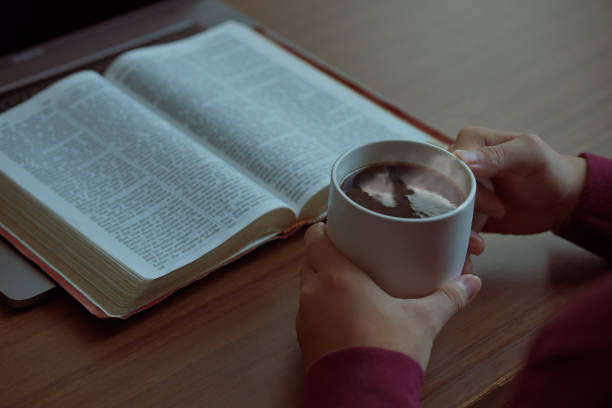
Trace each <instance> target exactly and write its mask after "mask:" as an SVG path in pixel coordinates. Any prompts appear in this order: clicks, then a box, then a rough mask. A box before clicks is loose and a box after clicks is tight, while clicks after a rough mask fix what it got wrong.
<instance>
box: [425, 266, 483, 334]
mask: <svg viewBox="0 0 612 408" xmlns="http://www.w3.org/2000/svg"><path fill="white" fill-rule="evenodd" d="M480 287H481V282H480V278H479V277H478V276H476V275H471V274H467V275H461V276H458V277H457V278H455V279H453V280H451V281H450V282H447V283H445V284H444V285H443V286H442V287H440V288H439V289H438V290H436V291H435V292H434V293H432V294H431V295H429V296H427V297H425V298H423V299H422V301H423V302H424V303H426V304H427V309H428V310H430V313H431V314H432V316H431V317H432V318H433V322H432V323H433V326H434V329H435V331H436V333H438V332H439V331H440V330H441V329H442V327H443V326H444V325H445V324H446V322H447V321H448V320H449V319H450V318H451V317H453V315H454V314H455V313H457V312H458V311H459V310H462V309H464V308H465V307H466V306H467V305H468V304H469V303H470V302H471V301H472V299H474V297H476V295H477V294H478V291H480Z"/></svg>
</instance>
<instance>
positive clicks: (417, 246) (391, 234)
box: [327, 140, 476, 298]
mask: <svg viewBox="0 0 612 408" xmlns="http://www.w3.org/2000/svg"><path fill="white" fill-rule="evenodd" d="M385 162H395V163H397V162H404V163H413V164H418V165H422V166H425V167H429V168H432V169H434V170H437V171H438V172H440V173H442V174H444V175H445V176H447V177H448V178H450V179H451V180H452V181H453V182H454V183H455V184H456V185H457V186H458V187H459V189H460V190H461V191H462V192H463V194H464V196H465V197H466V198H465V200H464V201H463V202H462V203H461V204H460V205H459V206H458V207H456V208H455V209H453V210H452V211H449V212H447V213H444V214H442V215H437V216H433V217H427V218H399V217H391V216H388V215H384V214H381V213H378V212H375V211H372V210H369V209H367V208H365V207H363V206H361V205H359V204H357V203H356V202H354V201H353V200H351V199H350V198H349V197H348V196H347V195H346V193H345V192H344V191H342V189H341V188H340V187H341V184H342V182H343V181H344V179H345V178H346V177H347V176H348V175H350V174H352V173H353V172H355V171H356V170H359V169H362V168H364V167H366V166H369V165H372V164H376V163H385ZM475 195H476V180H475V178H474V175H473V174H472V172H471V171H470V169H469V168H468V166H467V165H466V164H465V163H463V162H462V161H461V160H459V159H458V158H457V157H455V156H454V155H453V154H451V153H449V152H448V151H446V150H444V149H442V148H440V147H438V146H434V145H432V144H429V143H421V142H413V141H407V140H391V141H382V142H375V143H370V144H366V145H362V146H359V147H356V148H353V149H351V150H349V151H347V152H346V153H344V154H342V155H341V156H340V157H339V158H338V159H337V160H336V162H335V163H334V165H333V167H332V173H331V184H330V189H329V203H328V213H327V232H328V235H329V238H330V239H331V241H332V242H333V243H334V245H335V246H336V247H337V248H338V249H339V250H340V252H342V253H343V254H344V255H345V256H346V257H347V258H349V259H350V260H351V261H353V262H354V263H355V264H357V265H358V266H360V267H361V268H363V269H364V270H365V271H366V272H367V273H368V274H369V275H370V276H371V277H372V279H373V280H374V281H375V282H376V283H377V284H378V285H379V286H380V287H381V288H382V289H384V290H385V291H386V292H388V293H389V294H391V295H393V296H396V297H400V298H417V297H422V296H425V295H427V294H429V293H431V292H433V291H434V290H435V289H437V288H438V287H440V286H441V285H442V284H443V283H444V282H446V281H447V280H449V279H451V278H453V277H455V276H458V275H459V274H460V273H461V270H462V268H463V263H464V262H465V256H466V253H467V247H468V242H469V237H470V229H471V224H472V215H473V212H474V198H475Z"/></svg>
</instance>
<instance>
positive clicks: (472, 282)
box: [457, 275, 481, 301]
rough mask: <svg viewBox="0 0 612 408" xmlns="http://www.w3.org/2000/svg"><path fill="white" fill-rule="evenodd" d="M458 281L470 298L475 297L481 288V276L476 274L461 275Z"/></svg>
mask: <svg viewBox="0 0 612 408" xmlns="http://www.w3.org/2000/svg"><path fill="white" fill-rule="evenodd" d="M457 282H458V283H459V285H461V286H462V287H463V288H464V289H465V291H466V292H467V295H468V300H469V301H471V300H472V299H474V297H475V296H476V294H477V293H478V291H479V290H480V286H481V282H480V278H479V277H478V276H476V275H461V276H459V277H458V278H457Z"/></svg>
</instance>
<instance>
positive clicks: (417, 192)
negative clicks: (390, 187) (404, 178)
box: [404, 184, 457, 217]
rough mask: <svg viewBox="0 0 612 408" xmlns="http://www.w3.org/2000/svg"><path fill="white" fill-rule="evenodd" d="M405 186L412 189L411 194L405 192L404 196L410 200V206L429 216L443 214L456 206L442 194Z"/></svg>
mask: <svg viewBox="0 0 612 408" xmlns="http://www.w3.org/2000/svg"><path fill="white" fill-rule="evenodd" d="M406 187H408V188H409V189H411V190H412V191H414V193H412V194H406V195H405V196H404V197H406V198H407V199H408V200H409V201H410V205H411V206H412V208H413V209H414V210H415V211H417V212H419V213H422V214H426V215H427V216H429V217H434V216H436V215H440V214H444V213H447V212H449V211H452V210H454V209H455V208H457V206H456V205H455V204H454V203H452V202H451V201H450V200H449V199H448V198H446V197H444V196H443V195H442V194H438V193H436V192H435V191H431V190H426V189H424V188H419V187H415V186H411V185H408V184H406Z"/></svg>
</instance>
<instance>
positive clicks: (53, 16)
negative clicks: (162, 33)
mask: <svg viewBox="0 0 612 408" xmlns="http://www.w3.org/2000/svg"><path fill="white" fill-rule="evenodd" d="M154 2H155V0H129V1H83V2H74V1H48V0H47V1H44V0H29V1H15V2H10V3H9V2H6V3H7V4H4V5H3V10H2V13H0V39H1V40H0V55H5V54H9V53H12V52H15V51H18V50H21V49H24V48H28V47H30V46H32V45H34V44H36V43H39V42H41V41H44V40H49V39H51V38H56V37H59V36H61V35H63V34H66V33H69V32H72V31H76V30H78V29H80V28H83V27H86V26H88V25H91V24H94V23H97V22H100V21H103V20H107V19H109V18H111V17H113V16H116V15H118V14H121V13H124V12H127V11H131V10H135V9H137V8H139V7H142V6H145V5H147V4H150V3H154Z"/></svg>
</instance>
